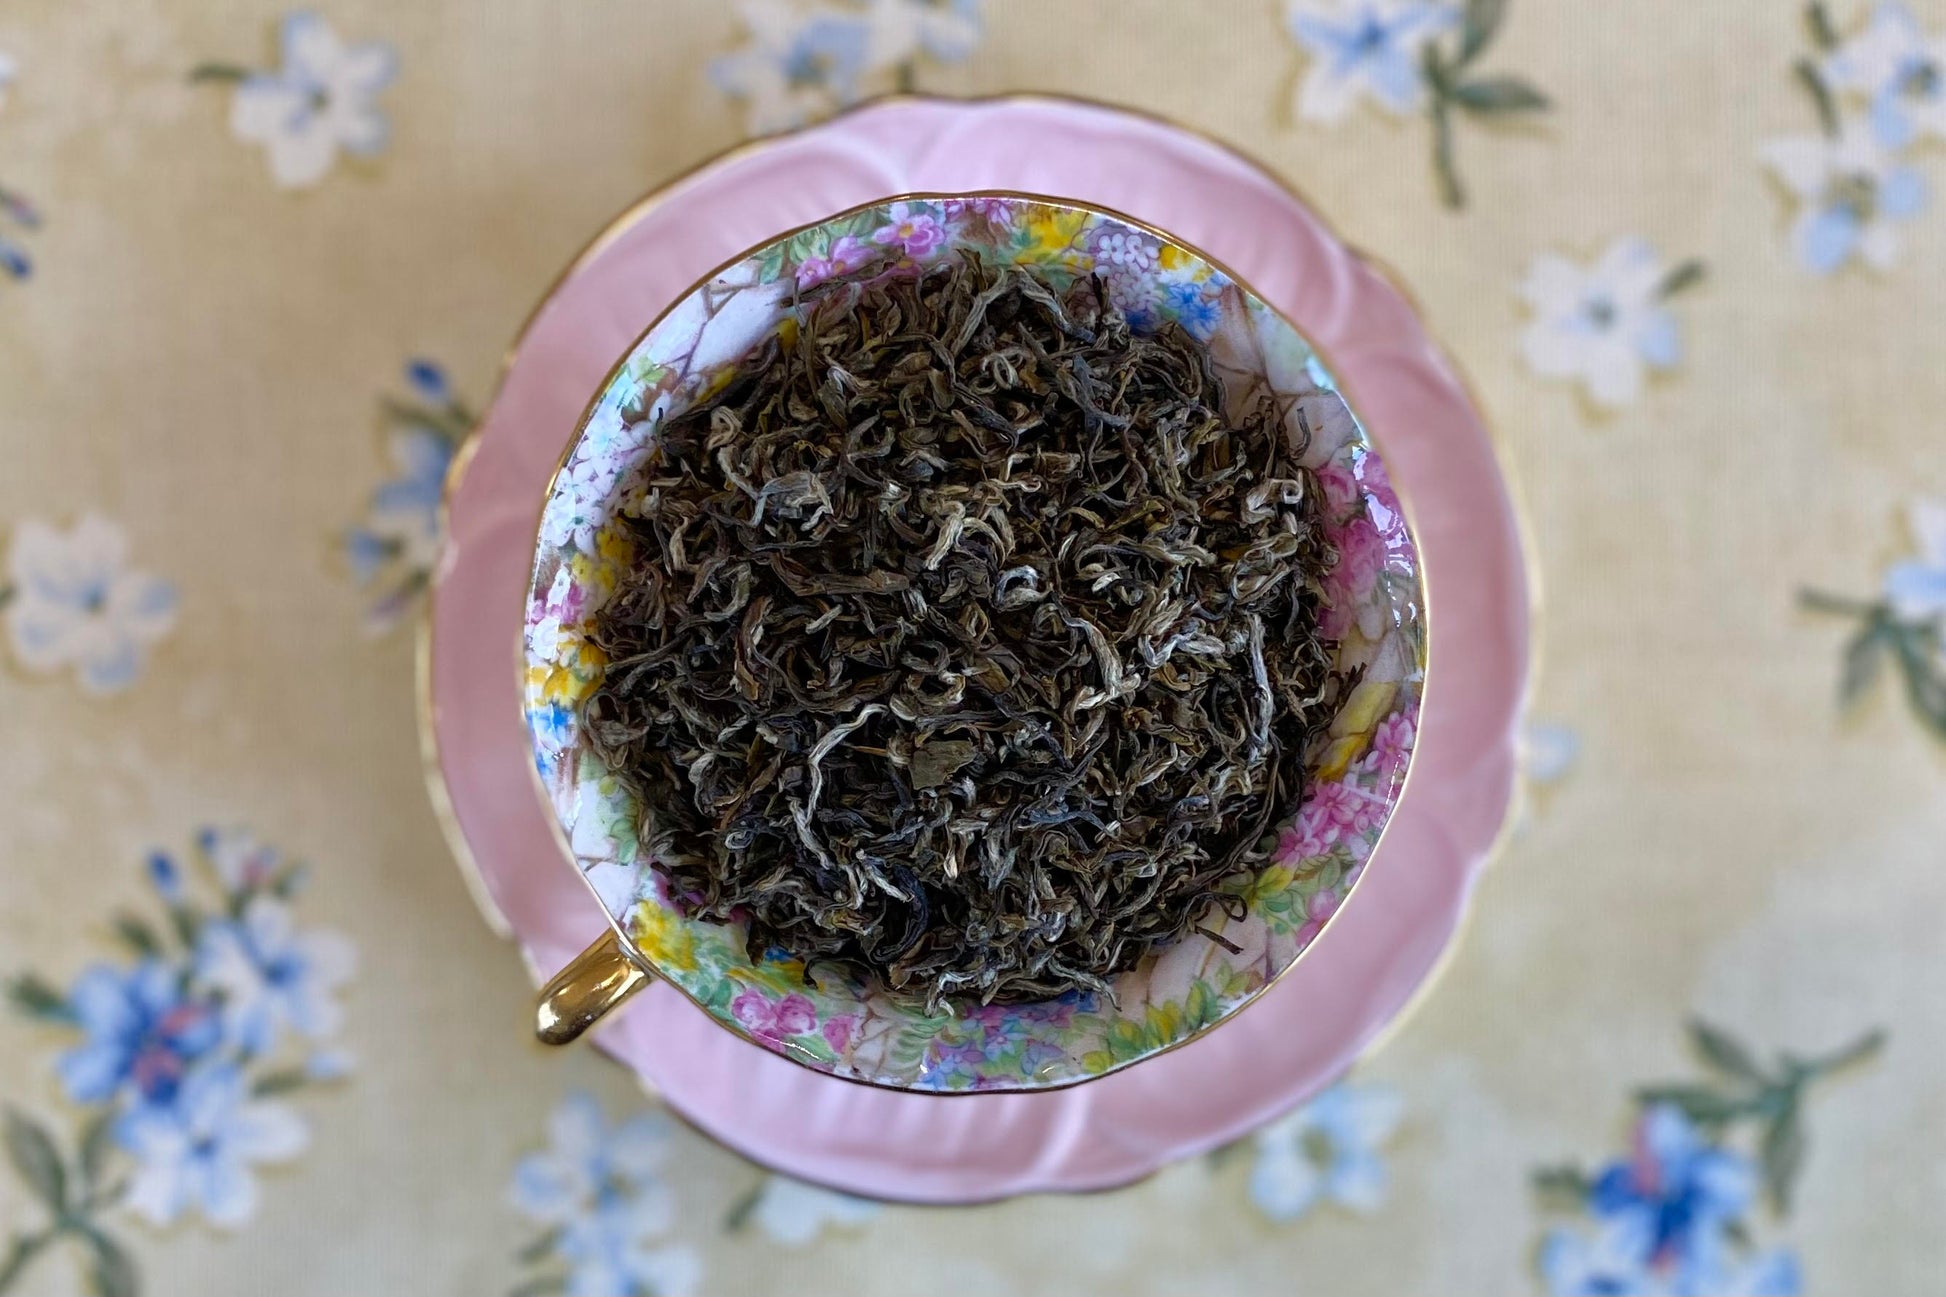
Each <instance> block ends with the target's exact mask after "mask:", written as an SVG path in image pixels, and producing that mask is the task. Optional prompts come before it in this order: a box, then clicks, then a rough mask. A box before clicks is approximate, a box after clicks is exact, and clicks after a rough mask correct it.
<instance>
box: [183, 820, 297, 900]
mask: <svg viewBox="0 0 1946 1297" xmlns="http://www.w3.org/2000/svg"><path fill="white" fill-rule="evenodd" d="M196 846H197V847H198V849H200V850H201V851H202V853H203V856H204V858H205V859H207V860H208V861H209V867H210V870H211V872H212V873H214V874H215V875H216V880H217V881H218V882H220V883H222V884H223V891H224V894H225V895H227V896H232V897H238V896H242V895H244V894H245V893H246V892H254V891H256V890H257V889H258V888H260V887H262V886H264V885H265V884H267V883H269V882H270V880H271V879H273V878H275V877H276V876H277V872H278V869H279V868H280V867H281V866H282V864H283V861H284V857H283V853H282V852H280V851H278V850H277V848H275V847H273V846H270V845H268V844H266V843H264V842H261V841H259V840H258V839H257V836H256V835H255V834H254V833H251V832H250V831H249V830H247V829H204V830H202V831H201V832H200V833H198V834H197V835H196Z"/></svg>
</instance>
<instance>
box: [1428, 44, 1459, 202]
mask: <svg viewBox="0 0 1946 1297" xmlns="http://www.w3.org/2000/svg"><path fill="white" fill-rule="evenodd" d="M1428 48H1430V47H1428ZM1430 62H1431V61H1430V60H1428V65H1429V66H1430ZM1432 169H1433V176H1434V177H1435V178H1436V179H1437V180H1438V182H1439V200H1440V201H1441V202H1442V203H1444V204H1445V205H1446V206H1447V207H1449V208H1453V209H1455V210H1457V209H1459V208H1461V207H1464V206H1466V186H1465V185H1463V184H1461V183H1460V178H1459V170H1458V168H1457V167H1456V166H1455V164H1454V162H1453V120H1452V116H1451V115H1450V114H1449V113H1448V112H1447V111H1446V96H1445V95H1444V94H1435V95H1433V97H1432Z"/></svg>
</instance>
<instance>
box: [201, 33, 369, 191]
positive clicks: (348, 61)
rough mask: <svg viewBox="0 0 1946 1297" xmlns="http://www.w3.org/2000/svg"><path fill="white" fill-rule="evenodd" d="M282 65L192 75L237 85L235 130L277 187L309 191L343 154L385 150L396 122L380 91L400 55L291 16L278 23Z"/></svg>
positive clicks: (213, 68) (211, 68)
mask: <svg viewBox="0 0 1946 1297" xmlns="http://www.w3.org/2000/svg"><path fill="white" fill-rule="evenodd" d="M278 51H279V55H280V57H281V59H282V63H281V66H279V67H277V68H275V69H271V70H268V71H253V70H251V69H248V68H242V67H237V66H235V65H233V64H214V63H212V64H204V65H203V66H201V67H199V68H197V69H196V70H195V71H194V72H193V73H192V74H191V79H192V80H197V81H221V82H228V83H231V84H233V85H234V87H235V89H234V90H233V92H232V94H231V98H230V132H231V134H233V135H235V136H236V137H237V138H238V139H240V140H243V141H244V142H246V143H250V144H257V145H260V146H262V147H263V149H264V151H265V153H266V154H267V155H268V157H269V159H270V174H271V179H272V180H274V181H275V182H276V183H277V184H278V185H279V186H280V187H282V188H285V189H307V188H310V187H311V186H313V185H316V184H317V183H318V182H319V181H321V180H323V179H324V178H325V176H327V175H329V174H330V172H331V168H332V167H333V166H334V165H335V164H336V163H337V160H338V156H339V154H340V153H347V154H351V155H352V156H354V157H373V156H375V155H377V154H378V153H380V152H383V151H384V149H385V145H386V142H387V140H388V139H389V138H390V135H391V124H390V123H389V122H388V121H387V120H386V116H385V113H384V111H383V110H382V109H380V108H379V106H378V95H379V93H380V92H381V91H383V90H384V89H385V88H386V87H387V86H389V85H391V84H392V81H393V79H394V78H395V77H396V76H397V75H398V54H397V52H396V51H395V50H394V49H393V48H392V47H391V46H390V45H387V44H385V43H384V42H382V41H367V42H361V43H350V42H347V41H345V40H344V39H342V38H341V37H340V36H339V35H338V34H337V33H336V32H335V31H333V30H332V29H331V25H330V24H329V23H327V22H326V21H325V20H324V19H323V18H321V17H319V16H318V15H317V14H314V13H305V12H297V13H291V14H287V15H286V16H285V18H284V20H283V22H282V24H280V26H279V27H278Z"/></svg>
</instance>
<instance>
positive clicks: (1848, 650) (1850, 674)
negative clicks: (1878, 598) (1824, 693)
mask: <svg viewBox="0 0 1946 1297" xmlns="http://www.w3.org/2000/svg"><path fill="white" fill-rule="evenodd" d="M1891 647H1892V636H1891V635H1890V633H1889V631H1888V628H1887V626H1886V624H1885V622H1884V621H1883V620H1882V619H1880V618H1873V619H1872V620H1870V621H1868V622H1866V623H1865V624H1864V625H1863V626H1861V627H1859V629H1858V633H1857V634H1856V635H1854V636H1852V637H1851V640H1850V641H1849V642H1848V643H1847V644H1846V645H1845V669H1844V674H1843V675H1842V676H1840V677H1839V680H1838V702H1839V704H1840V705H1841V706H1849V705H1851V704H1852V703H1855V702H1857V701H1858V700H1859V699H1860V698H1862V697H1864V696H1865V691H1866V690H1867V689H1869V688H1871V687H1872V683H1873V682H1874V681H1875V680H1877V679H1878V677H1879V672H1880V668H1882V667H1883V666H1884V665H1885V656H1886V653H1887V652H1888V651H1889V650H1890V649H1891Z"/></svg>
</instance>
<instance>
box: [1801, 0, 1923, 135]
mask: <svg viewBox="0 0 1946 1297" xmlns="http://www.w3.org/2000/svg"><path fill="white" fill-rule="evenodd" d="M1823 71H1824V78H1825V80H1826V82H1828V83H1829V84H1830V86H1831V87H1832V89H1834V90H1837V91H1839V92H1841V93H1845V94H1850V95H1855V96H1857V97H1858V98H1860V99H1863V100H1864V101H1865V102H1866V103H1868V104H1869V105H1870V112H1871V123H1872V133H1873V134H1874V135H1876V136H1877V137H1878V141H1879V143H1880V144H1883V145H1884V146H1885V147H1886V148H1888V149H1902V148H1904V147H1906V145H1908V144H1911V143H1912V142H1913V141H1914V140H1915V139H1918V138H1921V137H1924V136H1930V137H1932V138H1934V139H1941V138H1946V38H1940V37H1936V36H1930V35H1928V34H1927V33H1926V30H1925V29H1924V28H1923V27H1921V26H1920V25H1919V20H1918V19H1917V18H1915V17H1913V15H1912V11H1911V10H1910V9H1908V8H1906V7H1905V6H1904V5H1903V4H1896V3H1892V4H1881V5H1879V7H1878V8H1877V9H1875V10H1873V11H1872V17H1871V21H1870V22H1869V23H1867V24H1866V25H1865V30H1863V31H1862V32H1860V33H1859V34H1858V35H1856V36H1854V37H1852V38H1851V39H1850V40H1848V41H1846V42H1845V43H1844V44H1842V45H1840V46H1839V47H1838V48H1837V49H1835V50H1833V51H1832V52H1831V53H1830V54H1829V55H1827V56H1826V58H1825V60H1824V69H1823Z"/></svg>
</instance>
